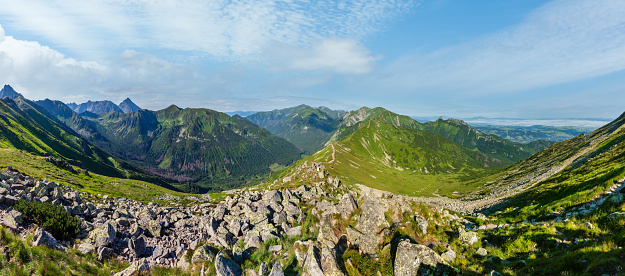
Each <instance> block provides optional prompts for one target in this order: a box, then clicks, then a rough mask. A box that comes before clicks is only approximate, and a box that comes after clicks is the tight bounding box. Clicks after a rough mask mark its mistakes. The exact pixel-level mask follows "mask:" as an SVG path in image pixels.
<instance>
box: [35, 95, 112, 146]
mask: <svg viewBox="0 0 625 276" xmlns="http://www.w3.org/2000/svg"><path fill="white" fill-rule="evenodd" d="M35 103H36V104H38V105H39V106H41V107H43V108H44V109H45V110H46V111H48V112H49V113H50V114H51V115H53V116H55V117H56V118H57V119H58V120H59V121H61V122H63V123H64V124H65V125H67V126H68V127H70V128H71V129H72V130H74V131H75V132H76V133H78V134H80V135H81V136H82V137H84V138H86V139H87V140H89V141H94V140H97V141H102V142H107V140H106V138H104V136H102V134H100V132H98V130H97V129H96V128H95V127H94V126H93V125H92V124H91V122H89V121H88V120H86V119H84V118H83V117H81V115H79V114H78V113H76V112H74V111H73V110H72V109H70V108H69V107H68V106H67V105H65V104H64V103H63V102H61V101H53V100H50V99H45V100H41V101H35ZM85 112H88V111H85Z"/></svg>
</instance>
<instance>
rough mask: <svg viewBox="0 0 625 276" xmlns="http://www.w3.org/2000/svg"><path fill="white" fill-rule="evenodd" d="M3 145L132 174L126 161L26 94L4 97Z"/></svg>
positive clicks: (0, 116) (0, 117) (0, 112)
mask: <svg viewBox="0 0 625 276" xmlns="http://www.w3.org/2000/svg"><path fill="white" fill-rule="evenodd" d="M0 129H1V130H2V131H0V147H2V148H15V149H21V150H25V151H28V152H31V153H35V154H38V155H51V156H55V157H58V158H63V159H66V160H68V161H69V162H70V163H72V164H75V165H79V166H83V167H84V168H86V169H89V170H90V171H93V172H97V173H100V174H105V175H110V176H117V177H126V176H129V175H130V174H132V173H131V172H129V171H127V169H129V168H125V167H124V166H126V165H125V164H124V163H123V162H120V161H119V160H115V159H114V158H112V157H111V156H110V155H109V154H107V153H106V152H104V151H102V150H100V149H99V148H97V147H95V146H93V145H92V144H91V143H89V142H88V141H87V140H85V139H84V138H82V137H81V136H80V135H79V134H78V133H76V132H74V131H73V130H72V129H70V128H69V127H68V126H66V125H65V124H63V123H62V122H60V121H58V120H57V119H56V118H55V117H54V116H52V115H51V114H50V113H48V112H47V111H46V110H45V109H43V108H42V107H40V106H39V105H37V104H35V103H33V102H31V101H29V100H26V99H24V98H22V97H19V98H16V99H15V100H11V99H8V98H5V99H0Z"/></svg>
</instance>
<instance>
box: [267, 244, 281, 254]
mask: <svg viewBox="0 0 625 276" xmlns="http://www.w3.org/2000/svg"><path fill="white" fill-rule="evenodd" d="M268 251H269V252H278V253H279V252H280V251H282V245H281V244H278V245H272V246H269V249H268Z"/></svg>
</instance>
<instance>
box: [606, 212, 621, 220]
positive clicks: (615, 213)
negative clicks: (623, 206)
mask: <svg viewBox="0 0 625 276" xmlns="http://www.w3.org/2000/svg"><path fill="white" fill-rule="evenodd" d="M606 218H607V219H620V218H625V212H614V213H612V214H609V215H607V216H606Z"/></svg>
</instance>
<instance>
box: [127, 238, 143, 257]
mask: <svg viewBox="0 0 625 276" xmlns="http://www.w3.org/2000/svg"><path fill="white" fill-rule="evenodd" d="M128 249H130V252H131V254H133V255H135V256H138V257H141V256H144V255H145V249H146V247H145V239H144V238H143V236H141V237H139V238H135V237H131V238H130V239H128Z"/></svg>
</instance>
